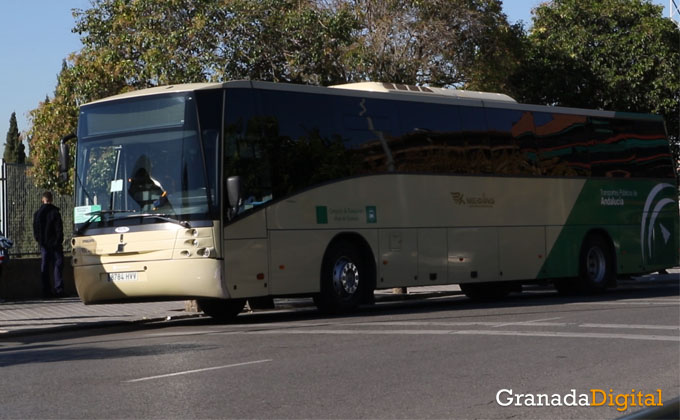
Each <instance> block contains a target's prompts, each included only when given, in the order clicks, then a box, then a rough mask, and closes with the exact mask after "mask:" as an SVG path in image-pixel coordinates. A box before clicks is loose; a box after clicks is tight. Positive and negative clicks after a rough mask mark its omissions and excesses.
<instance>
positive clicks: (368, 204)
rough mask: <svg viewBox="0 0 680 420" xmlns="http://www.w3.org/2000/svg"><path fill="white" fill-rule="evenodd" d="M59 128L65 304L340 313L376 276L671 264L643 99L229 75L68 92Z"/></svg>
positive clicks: (641, 268) (593, 283)
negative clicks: (74, 121) (68, 194)
mask: <svg viewBox="0 0 680 420" xmlns="http://www.w3.org/2000/svg"><path fill="white" fill-rule="evenodd" d="M69 137H76V136H75V135H72V136H69ZM68 140H69V139H68V138H64V139H62V145H61V146H62V147H61V148H60V150H61V151H62V155H61V156H60V161H61V168H60V169H61V170H66V169H67V166H68V164H67V163H66V162H68V144H67V142H68ZM76 144H77V146H76V156H75V159H74V160H75V181H74V182H75V194H74V199H75V209H74V212H75V214H74V222H75V226H74V236H73V239H72V244H71V245H72V252H73V260H72V261H73V268H74V277H75V283H76V288H77V291H78V294H79V296H80V298H81V299H82V301H83V302H84V303H85V304H97V303H111V302H127V301H153V300H161V299H196V300H197V301H198V305H199V306H200V308H201V309H202V310H203V311H204V312H205V313H206V314H208V315H211V316H214V317H217V318H222V319H230V318H232V317H234V316H236V315H237V314H238V313H239V312H240V311H242V310H243V308H244V304H245V302H246V301H247V300H248V299H251V300H253V299H257V298H262V299H269V298H273V297H290V296H308V297H313V298H314V302H315V303H316V305H317V306H318V307H319V308H320V309H321V310H323V311H326V312H343V311H348V310H352V309H354V308H356V307H357V306H358V305H360V304H362V303H371V302H372V300H373V293H374V291H375V290H376V289H389V288H397V287H402V288H403V287H415V286H429V285H443V284H459V285H460V288H461V290H462V291H463V292H464V293H465V294H466V295H468V296H470V297H499V296H505V295H506V294H508V293H510V292H511V291H513V290H517V289H518V285H520V287H521V284H523V283H532V282H553V283H554V284H555V285H556V287H557V288H558V290H560V291H567V292H570V291H585V292H601V291H603V290H605V289H606V288H608V287H613V286H615V285H616V281H617V277H618V276H632V275H636V274H641V273H650V272H655V271H660V270H663V269H667V268H671V267H676V266H678V265H679V258H680V245H679V239H678V237H679V236H680V233H679V230H680V227H679V226H680V223H679V221H678V219H679V216H678V183H677V174H676V168H675V166H674V164H673V161H672V155H671V152H670V147H669V142H668V139H667V135H666V129H665V124H664V121H663V119H662V118H661V117H659V116H656V115H646V114H637V113H618V112H610V111H600V110H584V109H573V108H563V107H550V106H537V105H527V104H521V103H518V102H516V101H515V100H513V99H512V98H510V97H508V96H506V95H502V94H494V93H482V92H471V91H461V90H455V89H445V88H434V87H418V86H408V85H399V84H392V83H375V82H364V83H355V84H347V85H339V86H331V87H317V86H300V85H291V84H283V83H270V82H259V81H232V82H226V83H207V84H184V85H176V86H162V87H154V88H149V89H145V90H139V91H135V92H130V93H124V94H121V95H117V96H113V97H110V98H106V99H102V100H99V101H95V102H92V103H88V104H85V105H82V106H81V107H80V115H79V123H78V132H77V143H76Z"/></svg>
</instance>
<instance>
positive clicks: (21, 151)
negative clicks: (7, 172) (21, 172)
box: [3, 112, 26, 163]
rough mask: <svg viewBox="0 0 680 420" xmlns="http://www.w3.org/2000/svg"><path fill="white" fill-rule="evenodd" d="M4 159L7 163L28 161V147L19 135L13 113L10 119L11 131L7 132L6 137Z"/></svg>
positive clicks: (15, 116) (15, 117)
mask: <svg viewBox="0 0 680 420" xmlns="http://www.w3.org/2000/svg"><path fill="white" fill-rule="evenodd" d="M3 159H4V160H5V162H7V163H25V161H26V146H24V143H23V139H22V138H21V134H20V133H19V126H18V125H17V115H16V113H15V112H12V115H11V116H10V117H9V129H8V130H7V137H5V152H4V154H3Z"/></svg>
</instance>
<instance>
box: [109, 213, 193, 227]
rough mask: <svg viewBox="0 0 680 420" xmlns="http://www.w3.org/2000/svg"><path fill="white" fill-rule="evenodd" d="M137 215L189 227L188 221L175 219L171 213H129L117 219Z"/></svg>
mask: <svg viewBox="0 0 680 420" xmlns="http://www.w3.org/2000/svg"><path fill="white" fill-rule="evenodd" d="M137 217H139V218H142V219H144V218H154V219H158V220H162V221H164V222H169V223H174V224H176V225H180V226H182V227H184V228H190V227H191V224H189V222H188V221H186V220H178V219H175V218H173V217H171V215H169V214H158V213H140V214H131V215H129V216H125V217H121V218H118V219H117V220H123V219H135V218H137Z"/></svg>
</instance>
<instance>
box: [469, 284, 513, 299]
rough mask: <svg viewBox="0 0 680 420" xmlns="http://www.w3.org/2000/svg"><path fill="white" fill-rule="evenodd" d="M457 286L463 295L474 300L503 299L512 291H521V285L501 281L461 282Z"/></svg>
mask: <svg viewBox="0 0 680 420" xmlns="http://www.w3.org/2000/svg"><path fill="white" fill-rule="evenodd" d="M458 286H459V287H460V290H461V291H462V292H463V293H464V294H465V296H467V297H469V298H470V299H474V300H497V299H503V298H505V297H507V296H508V295H509V294H510V293H512V292H514V291H519V292H521V291H522V286H521V285H513V284H508V283H501V282H489V283H461V284H459V285H458Z"/></svg>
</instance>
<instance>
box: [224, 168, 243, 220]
mask: <svg viewBox="0 0 680 420" xmlns="http://www.w3.org/2000/svg"><path fill="white" fill-rule="evenodd" d="M227 199H228V200H229V218H230V219H231V218H233V217H234V216H236V214H237V213H238V208H239V207H240V206H241V177H240V176H230V177H229V178H227Z"/></svg>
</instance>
